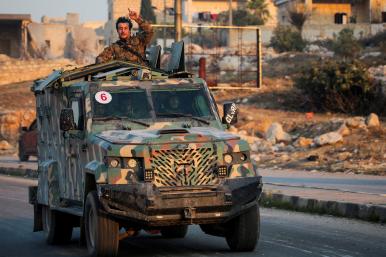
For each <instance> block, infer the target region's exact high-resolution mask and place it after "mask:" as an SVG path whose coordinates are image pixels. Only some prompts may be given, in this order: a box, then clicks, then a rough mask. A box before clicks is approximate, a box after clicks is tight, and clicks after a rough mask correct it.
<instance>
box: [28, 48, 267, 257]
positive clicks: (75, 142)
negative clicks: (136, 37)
mask: <svg viewBox="0 0 386 257" xmlns="http://www.w3.org/2000/svg"><path fill="white" fill-rule="evenodd" d="M174 49H175V47H174ZM177 56H178V55H177ZM177 59H178V61H175V60H174V59H172V60H173V61H174V62H175V64H174V65H171V66H170V67H171V69H169V70H168V71H164V70H160V69H159V68H158V67H157V61H156V62H155V63H153V64H152V65H150V66H141V65H137V64H134V63H128V62H121V61H112V62H109V63H105V64H98V65H90V66H86V67H83V68H77V69H73V70H67V71H65V70H60V71H55V72H54V73H52V74H51V75H50V76H49V77H48V78H47V79H45V80H41V81H37V82H36V83H35V85H34V86H33V91H34V92H35V95H36V106H37V125H38V186H37V187H31V188H30V191H29V201H30V203H31V204H33V205H34V231H44V234H45V237H46V241H47V243H49V244H59V243H65V242H68V241H69V240H70V239H71V236H72V231H73V228H74V227H80V234H81V236H80V237H81V241H82V242H83V243H85V244H86V245H87V249H88V252H89V254H90V255H91V256H116V254H117V252H118V245H119V241H120V240H121V239H123V238H126V237H129V236H135V235H137V234H138V233H139V231H141V230H145V231H146V230H147V231H149V230H151V231H159V233H161V235H162V236H164V237H167V238H176V237H178V238H182V237H184V236H185V235H186V233H187V229H188V225H191V224H198V225H200V227H201V229H202V230H203V232H205V233H207V234H210V235H214V236H220V237H225V238H226V241H227V243H228V245H229V247H230V249H231V250H234V251H252V250H253V249H254V248H255V246H256V243H257V241H258V238H259V226H260V225H259V224H260V215H259V206H258V199H259V197H260V194H261V190H262V181H261V177H260V176H259V175H258V174H257V170H256V167H255V166H254V165H253V164H252V162H251V157H250V148H249V145H248V143H247V142H246V141H244V140H241V139H240V137H238V136H237V135H234V134H231V133H228V132H226V127H227V126H229V124H231V123H234V122H236V121H237V107H236V105H235V104H234V103H226V104H224V115H223V117H222V119H221V118H220V115H219V110H218V109H217V106H216V103H215V101H214V98H213V96H212V95H211V93H210V91H209V89H208V87H207V86H206V83H205V81H204V80H202V79H200V78H194V77H192V75H191V74H189V73H187V72H184V71H183V69H184V67H183V64H181V63H182V61H183V60H182V59H183V58H181V55H180V58H177ZM181 67H182V69H181Z"/></svg>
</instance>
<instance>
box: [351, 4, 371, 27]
mask: <svg viewBox="0 0 386 257" xmlns="http://www.w3.org/2000/svg"><path fill="white" fill-rule="evenodd" d="M368 1H369V0H368ZM368 1H363V2H360V3H355V4H353V5H352V15H353V16H355V17H356V19H357V23H369V22H370V4H369V2H368Z"/></svg>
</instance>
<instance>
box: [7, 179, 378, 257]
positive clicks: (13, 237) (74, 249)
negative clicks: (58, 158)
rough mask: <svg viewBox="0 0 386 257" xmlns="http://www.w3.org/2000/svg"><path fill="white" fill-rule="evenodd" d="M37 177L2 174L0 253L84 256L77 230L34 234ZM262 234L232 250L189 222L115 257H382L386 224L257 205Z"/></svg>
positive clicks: (143, 237)
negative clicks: (57, 240)
mask: <svg viewBox="0 0 386 257" xmlns="http://www.w3.org/2000/svg"><path fill="white" fill-rule="evenodd" d="M33 184H36V181H33V180H27V179H23V178H15V177H7V176H0V206H1V207H0V257H27V256H28V257H29V256H42V257H49V256H52V257H60V256H86V255H87V251H86V249H85V248H82V247H79V246H78V241H77V240H78V239H79V231H76V232H75V233H74V239H73V241H72V242H71V243H70V244H69V245H64V246H48V245H46V244H45V242H44V236H43V234H42V233H41V232H37V233H33V232H32V206H30V205H29V204H28V202H27V187H28V185H33ZM261 218H262V223H261V238H260V242H259V245H258V247H257V248H256V250H255V251H254V252H250V253H232V252H230V251H229V250H228V247H227V245H226V242H225V240H224V239H222V238H217V237H212V236H208V235H206V234H204V233H203V232H201V231H200V229H199V227H198V226H191V227H190V229H189V233H188V235H187V237H186V238H185V239H173V240H165V239H162V238H161V237H160V236H158V235H147V234H145V233H142V234H140V236H138V237H136V238H130V239H126V240H124V241H122V242H121V244H120V252H119V256H141V257H143V256H152V257H153V256H168V257H169V256H170V257H172V256H173V257H174V256H181V257H182V256H184V257H185V256H192V257H193V256H194V257H198V256H200V257H201V256H273V257H275V256H300V257H301V256H342V257H343V256H345V257H349V256H386V244H385V241H386V228H385V227H384V226H382V225H379V224H373V223H367V222H361V221H356V220H348V219H343V218H333V217H327V216H317V215H308V214H303V213H295V212H288V211H280V210H271V209H261Z"/></svg>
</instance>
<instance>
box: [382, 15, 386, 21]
mask: <svg viewBox="0 0 386 257" xmlns="http://www.w3.org/2000/svg"><path fill="white" fill-rule="evenodd" d="M382 23H386V12H382Z"/></svg>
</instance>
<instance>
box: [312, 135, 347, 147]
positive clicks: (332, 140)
mask: <svg viewBox="0 0 386 257" xmlns="http://www.w3.org/2000/svg"><path fill="white" fill-rule="evenodd" d="M342 141H343V137H342V135H341V134H339V133H337V132H329V133H326V134H323V135H320V136H317V137H315V138H314V143H315V144H316V145H318V146H322V145H333V144H336V143H338V142H342Z"/></svg>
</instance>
